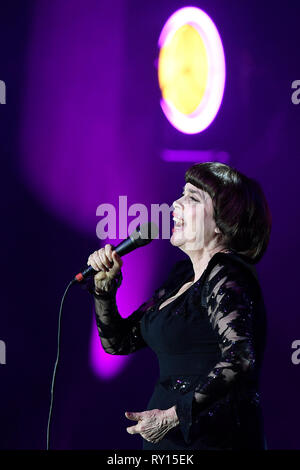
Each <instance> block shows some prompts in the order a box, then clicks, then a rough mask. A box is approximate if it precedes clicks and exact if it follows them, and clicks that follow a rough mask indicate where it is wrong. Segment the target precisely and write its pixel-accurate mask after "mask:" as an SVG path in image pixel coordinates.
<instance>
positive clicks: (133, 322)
mask: <svg viewBox="0 0 300 470" xmlns="http://www.w3.org/2000/svg"><path fill="white" fill-rule="evenodd" d="M185 265H186V261H178V262H176V263H175V264H174V265H173V267H172V269H171V270H170V272H169V275H168V277H167V279H166V281H165V282H164V283H163V284H162V285H161V286H160V287H159V288H158V289H156V290H155V291H154V294H153V295H152V296H151V297H150V299H148V300H147V301H146V302H144V303H143V304H142V305H141V306H140V307H139V308H138V309H137V310H135V311H134V312H133V313H132V314H131V315H130V316H129V317H127V318H122V317H121V315H120V313H119V311H118V307H117V304H116V293H117V289H118V288H119V287H120V285H121V283H122V279H123V277H122V272H121V270H120V272H119V274H118V275H117V277H116V278H115V279H114V280H113V281H112V282H111V288H109V291H108V292H103V293H101V294H100V295H98V294H97V293H96V292H95V288H94V286H93V285H91V286H90V287H89V288H88V290H89V291H90V293H92V295H93V297H94V301H95V313H96V323H97V328H98V332H99V336H100V340H101V344H102V346H103V349H104V350H105V352H107V353H108V354H117V355H125V354H130V353H133V352H135V351H137V350H139V349H141V348H143V347H145V346H147V344H146V343H145V341H144V339H143V337H142V334H141V330H140V321H141V319H142V317H143V315H144V313H145V312H146V311H147V310H148V309H150V308H151V307H152V306H153V305H155V304H156V302H158V300H159V299H161V298H162V296H163V295H164V294H165V293H166V289H168V288H170V287H172V280H173V281H174V277H176V276H177V275H178V273H179V274H180V273H181V271H184V269H186V268H185Z"/></svg>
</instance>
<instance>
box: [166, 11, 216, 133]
mask: <svg viewBox="0 0 300 470" xmlns="http://www.w3.org/2000/svg"><path fill="white" fill-rule="evenodd" d="M158 46H159V58H158V81H159V87H160V90H161V93H162V98H161V101H160V104H161V107H162V110H163V112H164V114H165V116H166V117H167V119H168V120H169V122H170V123H171V124H172V125H173V126H174V127H175V128H176V129H178V130H179V131H181V132H183V133H186V134H197V133H199V132H201V131H203V130H204V129H206V128H207V127H208V126H209V125H210V124H211V123H212V121H213V120H214V118H215V117H216V115H217V113H218V110H219V108H220V106H221V102H222V98H223V93H224V87H225V57H224V50H223V46H222V41H221V38H220V35H219V33H218V30H217V28H216V26H215V24H214V23H213V21H212V20H211V19H210V17H209V16H208V15H207V14H206V13H205V12H204V11H202V10H200V9H199V8H196V7H184V8H181V9H180V10H177V11H176V12H175V13H174V14H173V15H172V16H171V17H170V18H169V19H168V21H167V22H166V24H165V26H164V27H163V29H162V32H161V34H160V36H159V40H158Z"/></svg>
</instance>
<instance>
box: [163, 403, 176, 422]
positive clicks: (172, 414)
mask: <svg viewBox="0 0 300 470" xmlns="http://www.w3.org/2000/svg"><path fill="white" fill-rule="evenodd" d="M165 412H166V417H167V420H168V421H169V423H170V424H171V425H172V426H173V427H175V426H177V425H178V424H179V418H178V416H177V413H176V405H174V406H172V407H171V408H169V409H168V410H165Z"/></svg>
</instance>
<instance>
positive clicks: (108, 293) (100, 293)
mask: <svg viewBox="0 0 300 470" xmlns="http://www.w3.org/2000/svg"><path fill="white" fill-rule="evenodd" d="M122 279H123V276H122V272H121V270H120V271H119V272H118V274H117V275H116V276H115V277H114V278H113V279H111V281H109V283H108V284H107V286H106V289H105V290H102V289H100V288H98V287H97V286H96V285H94V289H93V294H94V295H95V296H96V297H99V298H111V297H113V296H114V295H115V294H116V292H117V290H118V288H119V287H120V285H121V283H122Z"/></svg>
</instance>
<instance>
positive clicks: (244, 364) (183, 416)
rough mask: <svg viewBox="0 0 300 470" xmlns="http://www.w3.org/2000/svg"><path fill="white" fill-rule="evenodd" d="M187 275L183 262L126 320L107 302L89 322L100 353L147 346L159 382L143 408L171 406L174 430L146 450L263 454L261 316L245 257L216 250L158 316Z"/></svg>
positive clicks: (260, 301) (257, 288) (258, 296)
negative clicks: (153, 356) (95, 331)
mask: <svg viewBox="0 0 300 470" xmlns="http://www.w3.org/2000/svg"><path fill="white" fill-rule="evenodd" d="M193 277H194V272H193V267H192V263H191V261H190V259H186V260H183V261H179V262H177V263H176V264H175V265H174V266H173V269H172V270H171V272H170V275H169V276H168V278H167V280H166V282H165V283H164V284H163V285H162V286H160V287H159V288H158V289H157V290H156V291H155V292H154V295H153V296H152V297H151V299H149V300H148V301H147V302H144V303H143V304H142V305H141V306H140V307H139V308H138V309H137V310H136V311H135V312H133V313H132V315H130V316H129V317H127V318H126V319H124V318H121V317H120V315H119V313H118V310H117V307H116V303H115V301H114V307H115V308H114V314H112V308H111V305H110V307H109V309H110V312H109V314H108V310H107V311H106V312H105V309H103V306H102V309H100V308H99V305H98V304H97V296H95V305H96V321H97V326H98V331H99V335H100V338H101V341H102V345H103V347H104V349H105V350H106V351H107V352H108V353H111V354H130V353H132V352H134V351H137V350H139V349H141V348H143V347H146V346H149V347H150V348H152V349H153V351H154V352H155V354H156V356H157V358H158V361H159V369H160V376H159V378H158V380H157V382H156V384H155V387H154V391H153V393H152V396H151V398H150V400H149V402H148V405H147V407H146V408H145V409H148V410H150V409H154V408H158V409H168V408H170V407H172V406H173V405H176V412H177V415H178V418H179V425H178V426H176V427H175V428H173V429H171V430H170V431H169V432H168V433H167V434H166V435H165V436H164V438H163V439H162V440H161V441H159V442H158V443H151V442H148V441H146V440H145V439H143V449H151V450H190V449H193V450H197V449H199V450H201V449H203V450H215V449H217V450H223V449H224V450H225V449H228V450H235V449H236V450H238V449H266V445H265V437H264V425H263V415H262V407H261V402H260V389H259V382H260V380H259V379H260V371H261V366H262V360H263V354H264V349H265V341H266V311H265V305H264V301H263V296H262V293H261V289H260V285H259V281H258V278H257V272H256V269H255V267H254V266H253V265H251V264H249V263H248V262H247V260H246V258H244V257H242V256H241V255H237V254H236V253H234V252H232V251H229V252H226V253H225V252H218V253H216V254H215V255H214V256H213V257H212V258H211V259H210V261H209V263H208V265H207V267H206V269H205V271H204V272H203V274H202V276H201V278H200V279H199V280H198V281H196V282H195V283H194V284H192V285H191V287H190V288H188V289H187V290H186V291H184V292H183V293H182V294H181V295H179V296H178V297H177V298H176V299H175V300H173V301H172V302H170V303H169V304H167V305H166V306H165V307H163V308H162V309H161V310H159V305H160V304H162V303H163V302H164V301H165V300H166V299H168V298H170V297H173V296H174V295H175V294H176V292H178V291H179V289H180V288H181V287H182V286H183V285H184V284H186V283H187V282H188V281H191V280H192V279H193Z"/></svg>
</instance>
